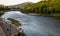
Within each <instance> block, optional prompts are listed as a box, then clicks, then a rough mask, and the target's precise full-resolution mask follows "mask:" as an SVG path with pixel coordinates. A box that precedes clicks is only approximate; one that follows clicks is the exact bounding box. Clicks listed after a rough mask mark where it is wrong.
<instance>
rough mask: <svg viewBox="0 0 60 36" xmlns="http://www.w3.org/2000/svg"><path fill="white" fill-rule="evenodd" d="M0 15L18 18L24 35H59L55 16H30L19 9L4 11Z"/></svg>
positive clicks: (58, 23)
mask: <svg viewBox="0 0 60 36" xmlns="http://www.w3.org/2000/svg"><path fill="white" fill-rule="evenodd" d="M2 17H3V18H5V19H6V18H14V19H16V20H18V21H19V22H20V23H21V24H22V29H23V30H24V33H25V34H26V36H60V20H58V19H56V18H52V17H43V16H30V15H26V14H23V13H21V12H20V11H10V12H6V13H5V14H4V15H3V16H2Z"/></svg>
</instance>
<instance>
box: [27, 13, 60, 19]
mask: <svg viewBox="0 0 60 36" xmlns="http://www.w3.org/2000/svg"><path fill="white" fill-rule="evenodd" d="M27 15H30V16H44V17H52V18H56V19H60V17H59V16H53V15H46V14H45V15H44V14H36V13H28V14H27Z"/></svg>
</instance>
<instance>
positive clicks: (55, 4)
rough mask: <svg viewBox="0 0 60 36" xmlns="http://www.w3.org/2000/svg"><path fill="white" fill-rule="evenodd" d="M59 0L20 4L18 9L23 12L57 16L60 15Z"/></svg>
mask: <svg viewBox="0 0 60 36" xmlns="http://www.w3.org/2000/svg"><path fill="white" fill-rule="evenodd" d="M59 2H60V0H44V1H43V0H42V1H40V2H38V3H33V4H27V5H25V6H22V7H21V8H20V10H21V11H22V12H23V13H36V14H40V15H41V14H46V16H48V15H49V16H53V15H54V16H57V17H60V16H59V15H57V14H59V13H60V4H59Z"/></svg>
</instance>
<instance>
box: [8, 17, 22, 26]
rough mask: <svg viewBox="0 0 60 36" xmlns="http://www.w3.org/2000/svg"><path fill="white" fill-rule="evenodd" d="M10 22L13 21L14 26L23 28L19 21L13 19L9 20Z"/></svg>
mask: <svg viewBox="0 0 60 36" xmlns="http://www.w3.org/2000/svg"><path fill="white" fill-rule="evenodd" d="M8 20H10V21H12V24H14V25H16V26H21V24H20V23H19V21H17V20H15V19H12V18H8Z"/></svg>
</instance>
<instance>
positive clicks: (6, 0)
mask: <svg viewBox="0 0 60 36" xmlns="http://www.w3.org/2000/svg"><path fill="white" fill-rule="evenodd" d="M39 1H41V0H0V4H3V5H16V4H21V3H24V2H33V3H36V2H39Z"/></svg>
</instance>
